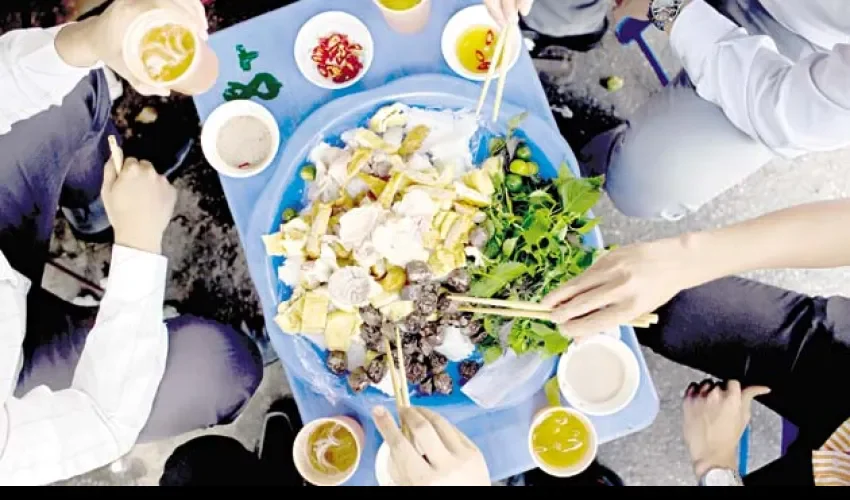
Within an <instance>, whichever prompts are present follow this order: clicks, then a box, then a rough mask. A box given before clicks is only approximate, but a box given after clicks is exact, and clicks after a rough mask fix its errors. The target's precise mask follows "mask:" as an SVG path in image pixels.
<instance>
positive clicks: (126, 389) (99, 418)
mask: <svg viewBox="0 0 850 500" xmlns="http://www.w3.org/2000/svg"><path fill="white" fill-rule="evenodd" d="M166 264H167V263H166V259H165V258H164V257H161V256H158V255H152V254H148V253H145V252H140V251H137V250H132V249H129V248H124V247H119V246H116V247H115V248H114V249H113V253H112V266H111V271H110V277H109V285H108V287H107V291H106V295H105V297H104V299H103V302H102V303H101V307H100V311H99V313H98V317H97V322H96V324H95V326H94V329H92V331H91V332H90V333H89V335H88V337H87V339H86V344H85V348H84V349H83V352H82V355H81V357H80V361H79V363H78V365H77V368H76V371H75V373H74V379H73V382H72V384H71V387H70V388H68V389H66V390H62V391H57V392H53V391H51V390H50V389H48V388H47V387H44V386H42V387H38V388H36V389H34V390H32V391H30V392H29V393H28V394H26V395H25V396H24V397H23V398H21V399H16V398H15V397H13V396H12V393H11V391H10V390H9V389H8V388H5V389H4V391H5V392H2V393H0V397H3V398H4V401H2V404H3V406H2V407H0V428H2V427H5V428H6V432H5V439H4V438H3V433H2V432H0V485H41V484H47V483H51V482H55V481H59V480H63V479H67V478H70V477H73V476H76V475H79V474H82V473H85V472H88V471H90V470H93V469H96V468H98V467H102V466H104V465H107V464H109V463H110V462H112V461H114V460H116V459H118V458H120V457H121V456H123V455H125V454H126V453H127V452H129V451H130V449H131V448H132V447H133V445H134V444H135V442H136V439H137V438H138V436H139V433H140V432H141V430H142V428H143V427H144V425H145V423H146V422H147V420H148V417H149V416H150V411H151V407H152V406H153V400H154V397H155V395H156V392H157V389H158V388H159V384H160V381H161V380H162V376H163V374H164V372H165V361H166V355H167V350H168V334H167V331H166V327H165V324H164V323H163V316H162V304H163V298H164V294H165V291H164V290H165V273H166ZM0 272H1V271H0ZM7 282H8V280H7ZM9 290H10V287H9V286H8V284H7V286H5V287H4V286H3V284H2V283H0V294H2V293H3V292H4V291H6V292H8V291H9ZM8 299H9V297H8V296H3V295H0V312H2V313H3V314H9V313H11V314H10V315H9V316H8V317H14V316H15V312H17V313H18V314H17V317H18V318H22V317H23V311H22V310H20V309H18V310H17V311H16V310H15V306H13V305H11V304H12V302H4V301H3V300H8ZM3 319H5V317H4V318H0V320H3ZM0 328H12V330H11V331H7V330H5V329H0V338H2V339H5V338H6V337H7V335H11V336H12V337H10V338H17V339H18V340H20V339H21V338H22V334H20V333H18V332H19V331H22V330H23V322H22V320H21V319H19V320H18V322H11V321H9V322H5V323H3V322H0ZM4 345H5V344H4ZM18 356H20V345H17V346H13V345H8V346H6V347H4V349H3V350H2V351H0V368H2V369H3V370H4V371H5V370H6V368H7V365H6V363H9V362H12V360H11V358H12V357H18ZM13 388H14V384H13V385H12V389H13ZM4 421H5V422H4Z"/></svg>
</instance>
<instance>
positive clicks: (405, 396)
mask: <svg viewBox="0 0 850 500" xmlns="http://www.w3.org/2000/svg"><path fill="white" fill-rule="evenodd" d="M395 347H396V350H397V351H398V371H399V387H400V389H401V394H402V402H403V403H404V408H410V389H409V388H408V387H407V369H406V368H405V366H404V349H403V348H402V345H401V333H399V331H398V328H396V329H395Z"/></svg>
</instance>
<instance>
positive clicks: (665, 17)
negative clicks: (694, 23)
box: [649, 0, 683, 30]
mask: <svg viewBox="0 0 850 500" xmlns="http://www.w3.org/2000/svg"><path fill="white" fill-rule="evenodd" d="M682 3H683V0H652V3H651V4H650V7H649V10H650V18H651V19H652V22H653V24H655V26H657V27H658V29H660V30H663V29H664V28H665V26H666V25H667V23H669V22H672V21H673V20H674V19H675V18H676V16H678V15H679V11H680V10H681V9H682Z"/></svg>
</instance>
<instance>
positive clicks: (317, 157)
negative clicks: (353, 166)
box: [307, 142, 350, 170]
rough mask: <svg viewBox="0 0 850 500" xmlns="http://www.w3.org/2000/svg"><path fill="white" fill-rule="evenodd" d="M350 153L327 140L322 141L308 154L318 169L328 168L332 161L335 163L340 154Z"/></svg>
mask: <svg viewBox="0 0 850 500" xmlns="http://www.w3.org/2000/svg"><path fill="white" fill-rule="evenodd" d="M345 154H350V153H347V152H346V151H345V150H344V149H342V148H337V147H334V146H331V145H330V144H328V143H326V142H321V143H319V145H317V146H316V147H315V148H313V149H312V150H311V151H310V154H309V155H308V156H307V157H308V159H309V160H310V163H312V164H313V165H315V166H316V169H317V170H318V169H319V167H324V168H327V167H328V166H329V165H330V164H331V163H333V162H334V161H335V160H336V159H337V158H338V157H339V156H341V155H345Z"/></svg>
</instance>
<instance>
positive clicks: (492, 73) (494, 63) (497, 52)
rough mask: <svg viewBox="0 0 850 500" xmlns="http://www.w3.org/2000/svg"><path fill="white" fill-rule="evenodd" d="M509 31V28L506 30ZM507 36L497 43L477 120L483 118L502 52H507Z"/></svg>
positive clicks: (482, 91) (483, 89) (479, 103)
mask: <svg viewBox="0 0 850 500" xmlns="http://www.w3.org/2000/svg"><path fill="white" fill-rule="evenodd" d="M505 29H507V27H506V28H505ZM506 38H507V37H506V36H500V37H499V41H498V42H496V49H495V51H494V53H493V61H492V62H491V63H490V68H488V70H487V78H486V79H485V80H484V87H483V88H482V89H481V97H479V98H478V107H477V108H476V109H475V118H476V119H478V118H479V117H480V116H481V111H482V110H483V109H484V103H485V102H487V94H488V93H489V92H490V84H491V83H492V82H493V77H494V76H495V75H496V66H497V65H498V64H499V60H500V59H501V57H502V52H504V50H505V43H506V41H505V39H506Z"/></svg>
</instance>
